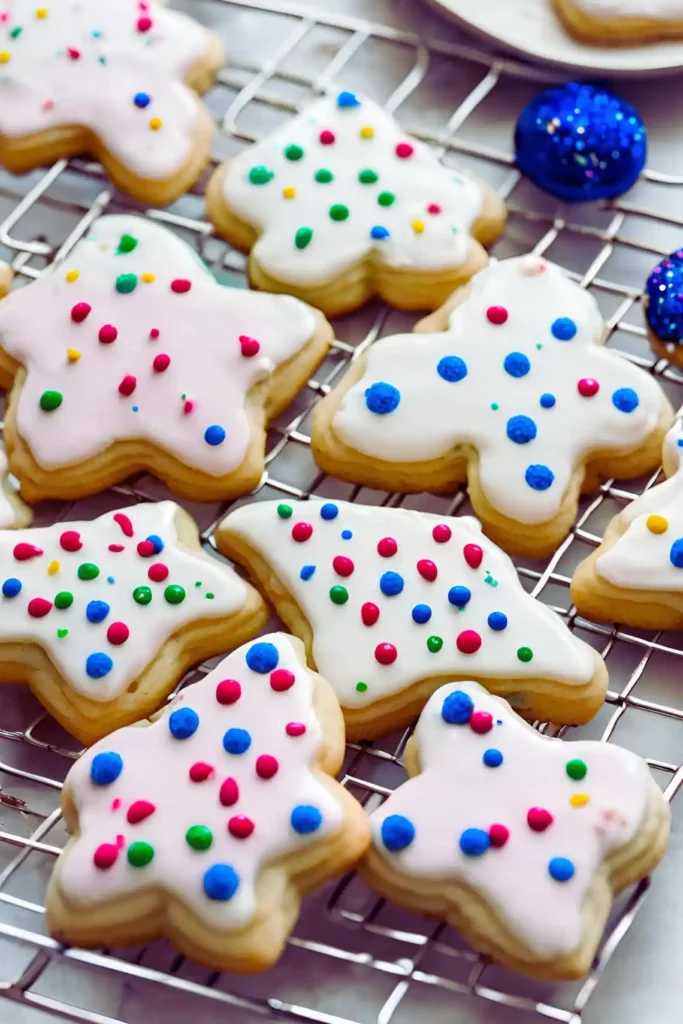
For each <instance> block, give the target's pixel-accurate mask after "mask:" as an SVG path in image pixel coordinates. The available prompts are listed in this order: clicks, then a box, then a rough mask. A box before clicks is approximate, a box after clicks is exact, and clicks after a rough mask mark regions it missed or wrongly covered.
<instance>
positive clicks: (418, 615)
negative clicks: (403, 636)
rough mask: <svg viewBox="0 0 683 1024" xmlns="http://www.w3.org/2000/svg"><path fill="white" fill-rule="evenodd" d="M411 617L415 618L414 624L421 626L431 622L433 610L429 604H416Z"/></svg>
mask: <svg viewBox="0 0 683 1024" xmlns="http://www.w3.org/2000/svg"><path fill="white" fill-rule="evenodd" d="M411 615H412V617H413V622H417V624H418V625H419V626H421V625H423V623H425V622H429V620H430V619H431V617H432V609H431V608H430V607H429V605H428V604H416V605H415V607H414V608H413V610H412V612H411Z"/></svg>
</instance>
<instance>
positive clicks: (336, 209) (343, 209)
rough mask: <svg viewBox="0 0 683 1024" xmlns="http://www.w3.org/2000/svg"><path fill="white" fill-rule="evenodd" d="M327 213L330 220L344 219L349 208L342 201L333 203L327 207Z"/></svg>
mask: <svg viewBox="0 0 683 1024" xmlns="http://www.w3.org/2000/svg"><path fill="white" fill-rule="evenodd" d="M329 214H330V217H331V218H332V220H346V219H347V217H348V216H349V208H348V206H344V204H343V203H334V204H333V205H332V206H331V207H330V209H329Z"/></svg>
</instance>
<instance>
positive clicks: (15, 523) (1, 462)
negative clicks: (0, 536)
mask: <svg viewBox="0 0 683 1024" xmlns="http://www.w3.org/2000/svg"><path fill="white" fill-rule="evenodd" d="M32 518H33V517H32V515H31V510H30V508H28V506H26V505H24V503H23V501H22V500H21V498H20V497H19V496H18V494H17V492H16V488H15V486H14V484H13V483H12V481H11V480H10V479H9V476H8V466H7V456H6V455H5V447H4V445H3V444H2V442H1V441H0V530H18V529H21V528H22V527H25V526H30V525H31V519H32Z"/></svg>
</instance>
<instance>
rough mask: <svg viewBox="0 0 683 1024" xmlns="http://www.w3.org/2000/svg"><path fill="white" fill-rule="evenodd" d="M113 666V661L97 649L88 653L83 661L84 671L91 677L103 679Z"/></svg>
mask: <svg viewBox="0 0 683 1024" xmlns="http://www.w3.org/2000/svg"><path fill="white" fill-rule="evenodd" d="M113 667H114V662H113V661H112V660H111V658H110V657H109V655H108V654H104V653H103V652H102V651H97V652H96V653H95V654H89V655H88V657H87V658H86V662H85V671H86V673H87V674H88V676H89V677H90V678H91V679H103V678H104V677H105V676H108V675H109V673H110V672H111V670H112V669H113Z"/></svg>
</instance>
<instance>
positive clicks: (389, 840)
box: [382, 814, 415, 853]
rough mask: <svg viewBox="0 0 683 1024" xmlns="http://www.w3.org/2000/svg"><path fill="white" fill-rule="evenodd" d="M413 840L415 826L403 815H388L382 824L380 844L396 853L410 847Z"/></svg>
mask: <svg viewBox="0 0 683 1024" xmlns="http://www.w3.org/2000/svg"><path fill="white" fill-rule="evenodd" d="M414 838H415V826H414V825H413V823H412V821H411V820H410V818H406V817H405V815H403V814H390V815H389V817H388V818H385V819H384V821H383V822H382V842H383V843H384V845H385V846H386V848H387V850H391V852H392V853H398V851H399V850H405V848H406V846H410V844H411V843H412V841H413V839H414Z"/></svg>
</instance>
